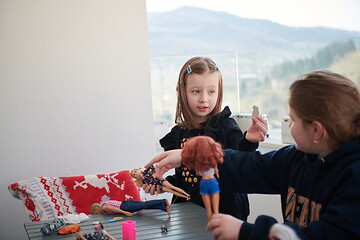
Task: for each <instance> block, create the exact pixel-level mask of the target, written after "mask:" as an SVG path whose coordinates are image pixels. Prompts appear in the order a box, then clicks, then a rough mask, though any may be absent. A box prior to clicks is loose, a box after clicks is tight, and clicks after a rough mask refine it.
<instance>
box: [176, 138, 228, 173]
mask: <svg viewBox="0 0 360 240" xmlns="http://www.w3.org/2000/svg"><path fill="white" fill-rule="evenodd" d="M223 156H224V152H223V150H222V148H221V145H220V143H217V142H215V140H214V139H212V138H211V137H208V136H197V137H193V138H190V139H189V140H188V141H187V142H186V143H185V144H184V148H183V149H182V153H181V158H182V163H183V164H184V165H185V166H186V167H189V168H193V169H195V170H196V171H198V172H202V171H207V170H209V168H214V167H215V166H216V164H217V163H222V162H223V161H224V159H223Z"/></svg>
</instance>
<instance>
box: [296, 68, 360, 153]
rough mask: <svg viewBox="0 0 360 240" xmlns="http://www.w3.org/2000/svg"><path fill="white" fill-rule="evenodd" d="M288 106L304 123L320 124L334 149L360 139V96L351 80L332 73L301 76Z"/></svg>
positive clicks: (311, 73) (315, 72) (321, 72)
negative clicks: (314, 122)
mask: <svg viewBox="0 0 360 240" xmlns="http://www.w3.org/2000/svg"><path fill="white" fill-rule="evenodd" d="M289 105H290V106H291V108H292V109H293V110H294V111H295V113H296V115H297V116H298V117H299V118H300V119H302V120H303V121H304V123H311V122H313V121H318V122H320V123H321V124H322V125H323V126H324V128H325V132H326V134H325V138H326V141H328V144H329V146H330V147H332V148H333V149H336V148H338V147H339V146H340V145H342V144H343V143H345V142H347V141H349V140H352V139H355V138H359V137H360V93H359V89H358V88H357V86H356V85H355V84H354V83H353V82H352V81H351V80H349V79H347V78H346V77H344V76H341V75H339V74H336V73H333V72H330V71H313V72H310V73H307V74H304V75H301V76H300V77H299V78H298V79H297V80H296V81H295V82H293V83H292V84H291V86H290V98H289Z"/></svg>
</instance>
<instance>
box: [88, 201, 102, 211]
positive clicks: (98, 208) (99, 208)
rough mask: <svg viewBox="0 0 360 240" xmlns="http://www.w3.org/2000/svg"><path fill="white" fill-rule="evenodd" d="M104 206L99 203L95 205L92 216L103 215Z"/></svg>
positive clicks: (93, 205)
mask: <svg viewBox="0 0 360 240" xmlns="http://www.w3.org/2000/svg"><path fill="white" fill-rule="evenodd" d="M101 209H102V206H101V204H99V203H93V204H92V205H91V213H92V214H99V213H101Z"/></svg>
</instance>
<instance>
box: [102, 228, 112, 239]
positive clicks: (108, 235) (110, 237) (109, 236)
mask: <svg viewBox="0 0 360 240" xmlns="http://www.w3.org/2000/svg"><path fill="white" fill-rule="evenodd" d="M102 232H103V233H104V234H105V235H106V236H107V237H108V238H109V239H110V240H115V238H114V237H113V236H111V235H110V234H108V233H107V232H106V231H105V230H102Z"/></svg>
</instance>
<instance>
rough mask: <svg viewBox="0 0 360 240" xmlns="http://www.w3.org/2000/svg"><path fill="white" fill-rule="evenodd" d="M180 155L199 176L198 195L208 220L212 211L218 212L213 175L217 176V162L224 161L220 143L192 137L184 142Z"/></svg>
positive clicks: (218, 192) (217, 195) (217, 187)
mask: <svg viewBox="0 0 360 240" xmlns="http://www.w3.org/2000/svg"><path fill="white" fill-rule="evenodd" d="M181 156H182V162H183V164H184V165H185V166H186V167H189V168H193V169H195V171H196V173H197V174H198V175H200V176H201V180H200V195H201V198H202V200H203V202H204V205H205V208H206V213H207V218H208V221H210V220H211V217H212V214H213V213H214V214H215V213H219V201H220V188H219V183H218V181H217V179H216V178H215V176H214V175H216V177H217V178H219V172H218V168H217V164H218V163H222V162H223V161H224V160H223V156H224V153H223V150H222V148H221V145H220V144H219V143H217V142H215V141H214V139H212V138H211V137H207V136H198V137H194V138H191V139H189V140H188V141H187V142H186V143H185V145H184V148H183V151H182V153H181Z"/></svg>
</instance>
